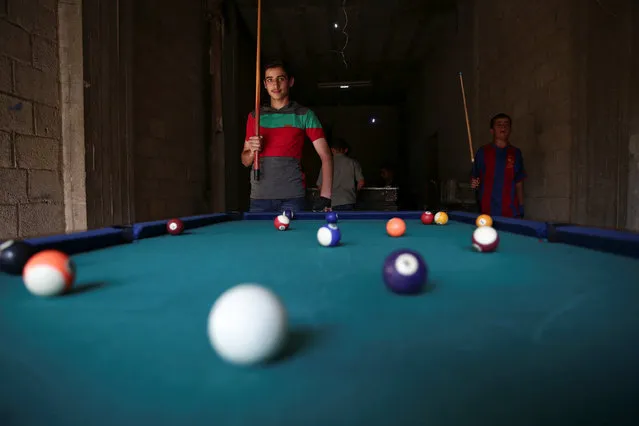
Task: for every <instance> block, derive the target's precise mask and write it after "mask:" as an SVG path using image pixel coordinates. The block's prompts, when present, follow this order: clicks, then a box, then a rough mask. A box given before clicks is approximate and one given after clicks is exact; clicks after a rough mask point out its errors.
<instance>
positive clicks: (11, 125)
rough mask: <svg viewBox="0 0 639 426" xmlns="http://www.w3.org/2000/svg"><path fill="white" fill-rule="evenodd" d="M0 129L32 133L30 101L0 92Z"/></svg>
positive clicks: (31, 107)
mask: <svg viewBox="0 0 639 426" xmlns="http://www.w3.org/2000/svg"><path fill="white" fill-rule="evenodd" d="M0 130H7V131H15V132H19V133H23V134H27V135H30V134H33V106H32V105H31V102H27V101H23V100H21V99H18V98H14V97H13V96H8V95H4V94H2V93H0Z"/></svg>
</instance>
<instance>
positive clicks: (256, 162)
mask: <svg viewBox="0 0 639 426" xmlns="http://www.w3.org/2000/svg"><path fill="white" fill-rule="evenodd" d="M261 32H262V0H257V52H256V54H255V136H257V137H259V136H260V93H261V90H262V87H261V86H262V82H261V76H260V74H261V73H260V66H261V65H260V51H261V39H262V37H261ZM253 179H254V180H260V153H259V151H255V157H253Z"/></svg>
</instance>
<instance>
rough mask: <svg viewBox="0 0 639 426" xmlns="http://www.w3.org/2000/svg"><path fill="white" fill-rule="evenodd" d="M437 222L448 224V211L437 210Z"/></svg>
mask: <svg viewBox="0 0 639 426" xmlns="http://www.w3.org/2000/svg"><path fill="white" fill-rule="evenodd" d="M435 223H436V224H438V225H446V224H447V223H448V214H446V212H437V214H436V215H435Z"/></svg>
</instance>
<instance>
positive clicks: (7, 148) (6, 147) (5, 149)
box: [0, 132, 15, 168]
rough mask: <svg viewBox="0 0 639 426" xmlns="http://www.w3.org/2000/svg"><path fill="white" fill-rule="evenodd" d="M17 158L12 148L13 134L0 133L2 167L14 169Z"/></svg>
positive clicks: (0, 162) (0, 163)
mask: <svg viewBox="0 0 639 426" xmlns="http://www.w3.org/2000/svg"><path fill="white" fill-rule="evenodd" d="M14 166H15V158H14V156H13V148H12V146H11V133H8V132H0V167H5V168H9V167H14Z"/></svg>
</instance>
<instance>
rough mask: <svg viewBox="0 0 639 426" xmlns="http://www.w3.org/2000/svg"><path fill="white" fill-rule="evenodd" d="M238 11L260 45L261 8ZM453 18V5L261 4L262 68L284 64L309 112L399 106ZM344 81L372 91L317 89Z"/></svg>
mask: <svg viewBox="0 0 639 426" xmlns="http://www.w3.org/2000/svg"><path fill="white" fill-rule="evenodd" d="M235 3H236V4H237V7H238V9H239V11H240V15H241V16H242V18H243V19H244V22H245V24H246V27H247V28H248V30H249V31H250V32H251V34H252V36H253V37H257V35H256V33H257V31H256V28H257V0H235ZM454 11H455V1H454V0H395V1H394V2H392V1H390V0H262V31H261V49H262V60H268V59H271V58H281V59H284V60H285V61H286V62H287V63H288V64H289V65H290V66H291V67H292V70H293V73H294V74H295V77H296V79H295V88H294V94H295V98H296V99H298V100H299V101H300V102H304V103H305V104H307V105H335V104H359V105H365V104H368V105H379V104H395V103H397V102H400V101H401V100H402V99H403V97H404V95H405V93H406V90H407V89H408V88H409V86H410V85H411V79H412V77H413V75H414V74H415V71H416V70H418V69H419V68H420V67H421V63H422V61H423V58H424V57H425V55H426V54H427V53H428V52H429V51H430V50H431V49H432V48H433V46H434V44H435V43H436V42H437V41H438V40H440V38H441V35H442V34H443V33H445V32H446V31H447V30H449V29H450V26H451V25H455V13H454ZM451 18H452V21H451ZM347 20H348V21H347ZM451 22H452V24H451ZM335 24H337V26H338V28H335V27H334V25H335ZM345 25H346V26H345ZM344 26H345V28H344ZM345 33H346V34H345ZM347 35H348V39H347ZM345 81H351V82H352V81H370V82H371V84H372V85H371V86H369V87H359V88H350V89H346V90H345V89H339V88H335V89H319V88H318V83H325V82H345Z"/></svg>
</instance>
